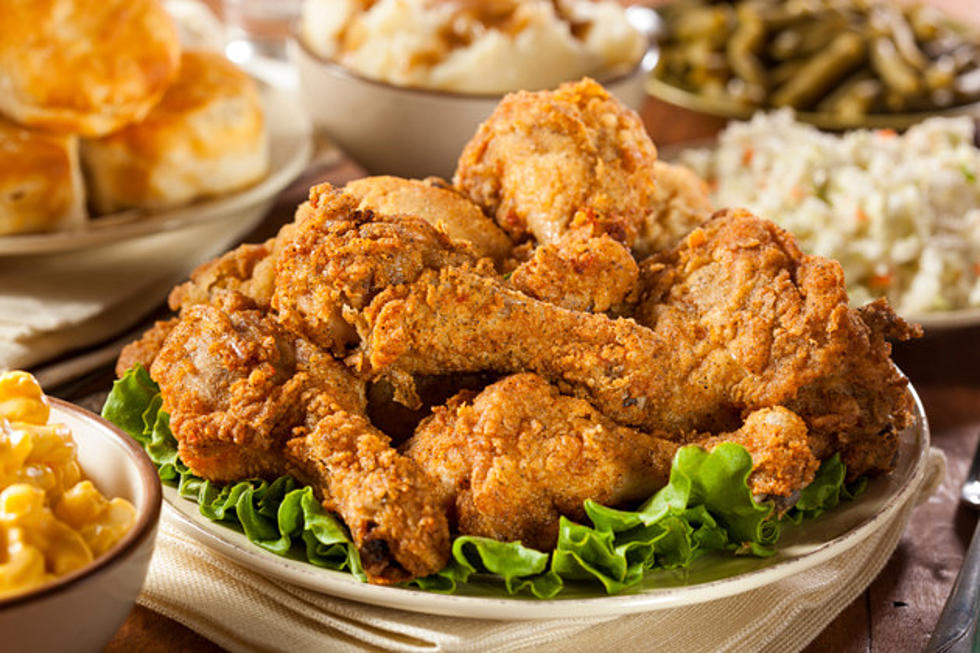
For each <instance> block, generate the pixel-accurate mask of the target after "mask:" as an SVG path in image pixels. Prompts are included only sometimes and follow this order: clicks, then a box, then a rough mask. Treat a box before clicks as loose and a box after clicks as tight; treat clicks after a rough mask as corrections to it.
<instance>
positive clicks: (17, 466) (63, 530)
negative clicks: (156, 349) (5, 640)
mask: <svg viewBox="0 0 980 653" xmlns="http://www.w3.org/2000/svg"><path fill="white" fill-rule="evenodd" d="M49 415H50V408H49V405H48V400H47V398H46V397H45V396H44V393H43V392H42V391H41V387H40V386H39V385H38V383H37V381H36V380H35V379H34V377H33V376H31V375H30V374H28V373H26V372H4V373H2V374H0V598H3V597H6V596H10V595H12V594H18V593H21V592H25V591H27V590H30V589H32V588H34V587H36V586H38V585H41V584H43V583H46V582H48V581H49V580H51V579H53V578H56V577H58V576H61V575H64V574H66V573H68V572H70V571H72V570H74V569H78V568H79V567H82V566H84V565H86V564H88V563H89V562H91V561H92V560H93V559H95V558H97V557H98V556H100V555H102V554H103V553H105V552H106V551H108V550H109V549H111V548H112V546H113V545H114V544H115V543H116V542H118V541H119V539H120V538H121V537H122V536H123V535H124V534H125V533H126V532H127V531H128V530H129V529H130V528H131V527H132V526H133V523H134V522H135V520H136V509H135V508H134V507H133V505H132V504H131V503H129V502H128V501H126V500H125V499H119V498H115V499H111V500H110V499H106V498H105V497H104V496H103V495H102V493H101V492H99V490H98V489H97V488H96V487H95V486H94V485H92V483H91V481H87V480H83V478H82V469H81V467H80V466H79V464H78V458H77V455H76V450H75V442H74V441H73V440H72V435H71V432H70V431H69V430H68V428H67V427H66V426H64V425H63V424H49V423H48V417H49Z"/></svg>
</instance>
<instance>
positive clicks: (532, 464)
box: [404, 374, 818, 550]
mask: <svg viewBox="0 0 980 653" xmlns="http://www.w3.org/2000/svg"><path fill="white" fill-rule="evenodd" d="M676 435H677V434H674V437H670V434H666V433H656V432H655V433H645V432H643V431H637V430H634V429H630V428H627V427H624V426H620V425H618V424H616V423H615V422H613V421H612V420H610V419H609V418H607V417H605V416H604V415H602V414H601V413H599V412H598V411H597V410H596V409H595V408H593V407H592V406H591V405H590V404H589V403H588V402H586V401H583V400H581V399H575V398H572V397H565V396H562V395H560V394H559V393H558V391H557V389H556V388H554V387H553V386H551V385H549V384H548V383H547V382H546V381H545V380H544V379H542V378H541V377H539V376H536V375H534V374H518V375H514V376H510V377H507V378H505V379H503V380H501V381H499V382H497V383H495V384H493V385H491V386H489V387H488V388H486V389H485V390H484V391H483V392H481V393H480V394H478V395H476V396H475V397H473V394H472V393H462V394H461V395H459V396H457V397H456V398H454V399H453V400H452V401H450V403H449V404H448V405H447V406H445V407H443V408H439V409H436V410H435V411H434V414H433V415H432V417H430V418H428V419H427V420H426V421H425V422H423V423H422V424H421V425H420V426H419V428H418V430H417V431H416V435H415V436H414V437H413V438H412V439H411V440H410V441H409V442H408V443H407V444H406V446H405V447H404V451H405V454H406V455H407V456H409V457H410V458H412V459H414V460H416V461H418V462H419V464H420V465H421V466H422V468H423V469H425V470H426V471H427V472H428V473H429V474H430V475H431V476H433V477H435V478H438V479H440V481H441V483H442V485H443V487H444V488H445V490H446V491H447V493H449V494H450V495H451V496H452V497H453V500H454V503H455V521H456V527H457V530H459V532H460V533H466V534H472V535H482V536H485V537H492V538H494V539H498V540H503V541H513V540H520V541H521V542H523V543H524V544H525V545H528V546H532V547H535V548H538V549H542V550H550V549H552V548H554V545H555V542H556V540H557V537H558V521H559V517H561V516H563V515H564V516H566V517H569V518H571V519H574V520H577V521H583V520H585V519H586V515H585V511H584V509H583V504H584V502H585V501H586V500H587V499H591V500H593V501H596V502H598V503H601V504H603V505H610V506H614V505H619V504H622V503H625V502H630V501H639V500H642V499H646V498H647V497H649V496H650V495H652V494H653V493H654V492H655V491H656V490H658V489H659V488H661V487H663V486H664V485H666V483H667V480H668V478H669V475H670V465H671V460H672V458H673V456H674V453H675V452H676V451H677V449H678V448H680V447H681V446H682V445H683V444H685V443H687V444H691V443H693V444H700V445H703V446H705V447H706V448H708V449H713V448H714V447H716V446H718V445H719V444H721V443H722V442H738V443H740V444H743V445H745V446H746V448H747V449H748V450H749V452H750V453H751V454H752V456H753V461H755V466H754V470H753V473H752V475H751V476H750V477H749V485H750V487H751V488H752V490H753V492H755V493H756V494H757V495H766V497H770V496H780V497H792V496H794V494H795V493H796V492H797V491H799V490H800V489H801V488H803V487H804V486H805V485H807V484H808V483H810V482H811V481H812V480H813V475H814V473H815V472H816V469H817V466H818V462H817V460H816V458H814V456H813V454H812V453H811V452H810V449H809V446H808V444H807V439H806V427H805V426H804V424H803V421H802V420H800V418H799V417H797V416H796V415H794V414H793V413H791V412H790V411H788V410H786V409H785V408H773V409H763V410H760V411H756V412H754V413H752V414H751V415H749V417H748V419H747V420H746V423H745V425H744V426H743V427H742V428H741V429H740V430H739V431H737V432H735V433H731V434H725V435H719V436H715V437H708V436H698V435H695V434H689V435H688V436H687V437H686V438H683V439H684V440H685V442H681V441H679V440H680V439H679V438H677V437H676ZM760 498H762V497H761V496H760Z"/></svg>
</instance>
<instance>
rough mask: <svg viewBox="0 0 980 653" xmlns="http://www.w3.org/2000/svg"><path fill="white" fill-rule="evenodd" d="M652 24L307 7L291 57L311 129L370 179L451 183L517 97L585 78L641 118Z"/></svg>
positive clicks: (498, 0) (455, 10) (389, 7)
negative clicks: (482, 131)
mask: <svg viewBox="0 0 980 653" xmlns="http://www.w3.org/2000/svg"><path fill="white" fill-rule="evenodd" d="M652 19H655V15H654V14H653V12H652V10H649V9H646V8H642V7H631V8H629V9H624V8H623V6H622V5H621V4H620V3H618V2H616V1H615V0H523V1H518V0H480V1H476V0H375V1H366V0H306V2H305V4H304V7H303V13H302V17H301V19H300V21H299V22H298V24H297V33H296V38H295V40H294V41H293V42H291V43H290V48H289V49H290V56H291V58H292V60H293V62H294V63H295V64H296V68H297V70H298V71H299V77H300V82H301V87H302V90H303V94H304V96H305V100H306V106H307V108H308V110H309V111H310V114H311V118H312V119H313V122H314V123H315V124H316V125H317V127H318V128H319V129H320V130H322V131H323V132H325V133H326V134H327V135H328V136H329V137H330V138H331V139H332V140H333V141H335V142H336V143H337V144H338V145H339V146H340V147H341V148H342V149H343V150H344V151H345V152H347V153H348V154H349V155H351V156H352V157H353V158H354V159H355V160H357V161H358V162H359V163H360V164H361V165H362V166H364V167H365V168H366V169H367V170H368V171H369V172H370V173H372V174H392V175H398V176H403V177H417V178H422V177H426V176H429V175H436V176H441V177H446V178H448V177H449V176H451V175H452V173H453V169H454V168H455V165H456V158H457V156H458V155H459V152H460V150H462V147H463V145H464V144H465V143H466V141H467V140H468V139H469V137H470V136H471V135H472V134H473V132H474V131H475V130H476V127H477V126H478V125H479V124H480V123H481V122H482V121H483V120H485V119H486V118H487V117H489V115H490V113H491V112H492V111H493V109H494V107H496V106H497V104H498V103H499V101H500V99H501V98H502V97H503V96H504V95H505V94H506V93H508V92H511V91H518V90H527V91H537V90H543V89H548V88H553V87H556V86H558V85H559V84H560V83H562V82H566V81H572V80H577V79H579V78H581V77H584V76H588V77H592V78H594V79H596V80H597V81H599V82H601V83H602V84H603V86H605V87H606V88H607V89H608V90H609V91H610V92H611V93H613V94H614V95H616V96H617V97H618V98H619V99H620V100H621V101H622V102H623V103H624V104H626V105H627V106H630V107H632V108H634V109H635V108H638V107H639V106H640V104H641V103H642V101H643V99H644V97H645V90H644V82H645V79H646V77H647V74H648V73H649V71H650V70H651V69H652V67H653V64H654V59H655V57H653V56H647V55H648V54H650V52H651V50H650V48H651V46H650V41H649V39H648V38H647V35H646V28H647V27H648V23H649V22H650V21H651V20H652Z"/></svg>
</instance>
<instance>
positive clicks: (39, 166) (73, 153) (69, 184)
mask: <svg viewBox="0 0 980 653" xmlns="http://www.w3.org/2000/svg"><path fill="white" fill-rule="evenodd" d="M0 31H2V30H0ZM0 95H2V92H0ZM84 220H85V197H84V190H83V188H82V177H81V171H80V168H79V165H78V139H77V138H76V137H75V136H63V135H58V134H49V133H45V132H41V131H37V130H32V129H26V128H24V127H21V126H19V125H16V124H14V123H12V122H9V121H7V120H4V119H3V118H2V117H0V236H3V235H7V234H21V233H33V232H40V231H56V230H59V229H69V228H71V227H77V226H80V225H81V224H82V223H83V222H84Z"/></svg>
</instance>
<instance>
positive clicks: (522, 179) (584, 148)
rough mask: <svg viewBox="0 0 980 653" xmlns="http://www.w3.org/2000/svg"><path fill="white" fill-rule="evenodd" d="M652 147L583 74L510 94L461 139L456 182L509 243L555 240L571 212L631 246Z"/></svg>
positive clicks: (648, 191)
mask: <svg viewBox="0 0 980 653" xmlns="http://www.w3.org/2000/svg"><path fill="white" fill-rule="evenodd" d="M656 158H657V148H656V147H654V145H653V142H652V141H651V140H650V137H649V136H648V135H647V133H646V131H645V130H644V127H643V123H642V122H641V121H640V118H639V116H637V115H636V113H635V112H633V111H631V110H629V109H627V108H626V107H624V106H623V105H622V104H621V103H620V102H619V101H618V100H617V99H615V98H614V97H613V96H611V95H610V94H609V93H607V92H606V90H605V89H603V88H602V86H600V85H599V84H597V83H596V82H594V81H592V80H591V79H583V80H582V81H580V82H576V83H567V84H562V85H561V86H560V87H559V88H558V89H557V90H554V91H539V92H535V93H530V92H527V91H521V92H518V93H511V94H510V95H507V96H505V97H504V99H503V100H502V101H501V102H500V104H499V105H498V106H497V109H496V110H495V111H494V112H493V115H491V116H490V118H489V119H488V120H487V121H486V122H484V123H483V124H482V125H480V127H479V129H478V130H477V132H476V134H475V135H474V136H473V138H472V139H471V140H470V142H469V143H467V145H466V147H465V149H464V150H463V153H462V155H461V156H460V158H459V163H458V165H457V167H456V174H455V176H454V177H453V183H454V185H455V186H456V187H457V188H459V189H460V190H461V191H462V192H463V193H464V194H465V195H467V196H468V197H469V198H470V199H472V200H473V201H474V202H476V203H477V204H479V205H480V206H482V207H483V208H484V210H485V211H486V212H487V213H488V214H489V215H491V216H492V217H493V218H494V219H495V220H496V222H497V224H498V225H500V227H501V228H502V229H503V230H504V231H506V232H507V233H509V234H510V236H511V237H512V238H513V239H514V240H515V241H517V242H520V241H523V240H525V239H527V238H528V237H533V238H535V239H537V241H538V242H539V243H543V244H547V243H554V242H556V241H557V240H558V239H559V238H560V237H561V235H562V234H563V233H565V231H566V230H567V229H568V226H569V224H570V223H571V221H572V219H573V218H574V217H575V214H576V213H577V212H579V211H593V212H594V213H595V214H596V216H597V218H598V219H599V220H600V221H602V222H603V224H604V225H605V231H606V232H607V233H609V234H610V235H611V236H613V237H614V238H616V239H617V240H620V241H621V242H624V243H626V244H627V245H632V244H633V242H634V240H635V238H636V234H637V230H638V227H639V225H640V224H641V223H642V222H643V220H644V215H645V214H646V213H647V212H648V211H649V207H650V205H651V203H652V202H653V197H654V193H655V188H656V184H655V179H654V168H653V162H654V161H655V160H656Z"/></svg>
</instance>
